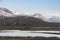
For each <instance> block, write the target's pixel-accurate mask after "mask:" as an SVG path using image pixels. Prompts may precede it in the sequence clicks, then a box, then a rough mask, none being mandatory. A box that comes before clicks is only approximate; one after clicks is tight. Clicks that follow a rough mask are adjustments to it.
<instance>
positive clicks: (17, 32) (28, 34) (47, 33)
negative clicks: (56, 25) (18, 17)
mask: <svg viewBox="0 0 60 40" xmlns="http://www.w3.org/2000/svg"><path fill="white" fill-rule="evenodd" d="M0 36H9V37H58V38H60V31H22V30H0Z"/></svg>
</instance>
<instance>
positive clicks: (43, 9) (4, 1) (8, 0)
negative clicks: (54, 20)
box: [0, 0, 60, 16]
mask: <svg viewBox="0 0 60 40" xmlns="http://www.w3.org/2000/svg"><path fill="white" fill-rule="evenodd" d="M0 7H4V8H8V9H10V10H19V11H22V12H24V13H26V14H32V13H41V14H42V15H45V16H48V15H50V16H52V15H53V16H60V0H0Z"/></svg>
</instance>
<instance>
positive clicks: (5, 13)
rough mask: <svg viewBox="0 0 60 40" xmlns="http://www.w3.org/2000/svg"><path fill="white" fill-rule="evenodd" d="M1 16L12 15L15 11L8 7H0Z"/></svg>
mask: <svg viewBox="0 0 60 40" xmlns="http://www.w3.org/2000/svg"><path fill="white" fill-rule="evenodd" d="M0 16H5V17H12V16H13V13H12V11H10V10H8V9H6V8H0Z"/></svg>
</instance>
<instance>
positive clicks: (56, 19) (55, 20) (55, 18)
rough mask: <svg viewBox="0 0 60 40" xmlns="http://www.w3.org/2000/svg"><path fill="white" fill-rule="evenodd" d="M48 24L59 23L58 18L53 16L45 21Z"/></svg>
mask: <svg viewBox="0 0 60 40" xmlns="http://www.w3.org/2000/svg"><path fill="white" fill-rule="evenodd" d="M47 21H48V22H60V17H57V16H53V17H51V18H48V19H47Z"/></svg>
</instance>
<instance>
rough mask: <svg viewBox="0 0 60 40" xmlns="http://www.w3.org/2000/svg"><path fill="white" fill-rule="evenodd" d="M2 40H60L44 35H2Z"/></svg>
mask: <svg viewBox="0 0 60 40" xmlns="http://www.w3.org/2000/svg"><path fill="white" fill-rule="evenodd" d="M0 40H60V39H59V38H56V37H54V38H43V37H0Z"/></svg>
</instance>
